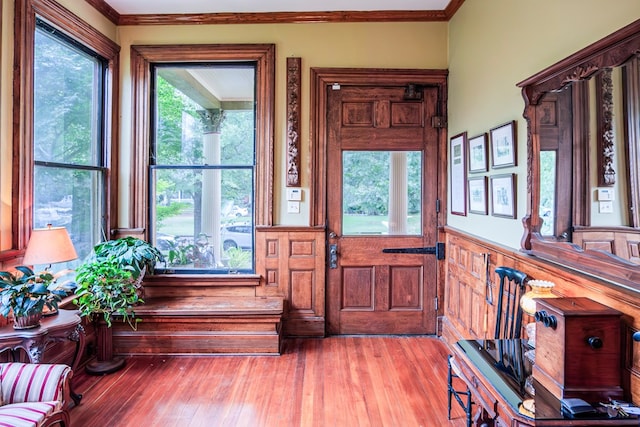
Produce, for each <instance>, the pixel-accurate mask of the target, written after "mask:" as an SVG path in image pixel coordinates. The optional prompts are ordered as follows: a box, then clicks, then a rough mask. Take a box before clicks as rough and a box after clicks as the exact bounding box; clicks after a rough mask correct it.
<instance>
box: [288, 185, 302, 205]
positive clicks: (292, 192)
mask: <svg viewBox="0 0 640 427" xmlns="http://www.w3.org/2000/svg"><path fill="white" fill-rule="evenodd" d="M287 200H294V201H298V202H299V201H300V200H302V190H301V189H299V188H287Z"/></svg>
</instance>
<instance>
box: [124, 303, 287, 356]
mask: <svg viewBox="0 0 640 427" xmlns="http://www.w3.org/2000/svg"><path fill="white" fill-rule="evenodd" d="M283 307H284V300H283V298H280V297H212V296H205V297H183V298H177V297H161V298H160V297H159V298H149V299H146V300H145V303H144V304H143V305H141V306H139V307H136V310H135V314H136V317H137V318H139V319H141V322H139V323H138V327H137V330H135V331H134V330H132V329H131V328H130V327H129V326H128V325H127V324H122V323H114V325H113V349H114V353H115V354H119V355H185V354H189V355H195V354H203V355H204V354H280V345H281V320H282V313H283Z"/></svg>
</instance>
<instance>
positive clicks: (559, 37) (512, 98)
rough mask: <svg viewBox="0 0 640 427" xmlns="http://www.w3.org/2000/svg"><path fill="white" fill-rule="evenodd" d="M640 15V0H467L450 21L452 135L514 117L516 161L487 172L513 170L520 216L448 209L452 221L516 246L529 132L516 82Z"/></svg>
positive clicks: (477, 130)
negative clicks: (460, 212)
mask: <svg viewBox="0 0 640 427" xmlns="http://www.w3.org/2000/svg"><path fill="white" fill-rule="evenodd" d="M638 18H640V1H638V0H614V1H611V0H536V1H514V0H465V2H464V4H463V5H462V7H461V8H460V9H459V10H458V12H457V13H456V14H455V16H454V17H453V19H452V20H451V21H450V22H449V135H457V134H458V133H460V132H464V131H466V132H468V136H470V137H472V136H475V135H478V134H481V133H483V132H488V131H489V129H491V128H493V127H495V126H497V125H500V124H503V123H505V122H508V121H510V120H517V122H518V136H517V138H518V166H517V167H515V168H508V169H499V170H495V171H494V170H490V171H489V173H488V175H493V174H500V173H512V172H513V173H517V182H518V184H517V186H518V191H517V208H518V209H517V210H518V215H517V219H515V220H514V219H504V218H496V217H492V216H491V215H489V216H483V215H476V214H468V215H467V216H466V217H462V216H457V215H449V217H448V219H447V220H448V224H449V225H451V226H453V227H456V228H459V229H462V230H464V231H467V232H469V233H472V234H475V235H477V236H480V237H483V238H486V239H489V240H492V241H494V242H498V243H501V244H503V245H506V246H509V247H513V248H519V247H520V238H521V237H522V233H523V228H522V217H523V216H524V215H525V212H526V197H527V187H526V179H527V168H526V161H527V149H526V137H527V131H526V122H525V120H524V119H523V118H522V112H523V110H524V102H523V100H522V96H521V95H520V90H519V89H518V88H517V87H516V84H517V83H518V82H520V81H522V80H524V79H526V78H528V77H530V76H532V75H533V74H535V73H537V72H538V71H541V70H542V69H544V68H546V67H548V66H550V65H552V64H554V63H556V62H558V61H559V60H561V59H563V58H565V57H567V56H569V55H570V54H572V53H574V52H576V51H578V50H580V49H582V48H584V47H586V46H587V45H589V44H591V43H593V42H595V41H597V40H599V39H601V38H602V37H604V36H606V35H608V34H610V33H612V32H614V31H616V30H617V29H619V28H621V27H624V26H625V25H627V24H630V23H631V22H633V21H635V20H637V19H638ZM477 175H480V174H474V175H473V176H477Z"/></svg>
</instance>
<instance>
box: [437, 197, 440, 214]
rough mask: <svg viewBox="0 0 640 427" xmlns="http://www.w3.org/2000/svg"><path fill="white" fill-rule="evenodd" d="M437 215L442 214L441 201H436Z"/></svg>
mask: <svg viewBox="0 0 640 427" xmlns="http://www.w3.org/2000/svg"><path fill="white" fill-rule="evenodd" d="M436 213H440V199H436Z"/></svg>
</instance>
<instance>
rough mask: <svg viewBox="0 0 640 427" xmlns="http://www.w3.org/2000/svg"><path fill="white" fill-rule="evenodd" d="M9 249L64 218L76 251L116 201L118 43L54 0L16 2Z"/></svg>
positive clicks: (103, 227)
mask: <svg viewBox="0 0 640 427" xmlns="http://www.w3.org/2000/svg"><path fill="white" fill-rule="evenodd" d="M15 6H16V7H15V15H16V32H15V40H14V49H15V59H16V63H15V64H14V88H15V90H14V92H13V102H14V104H13V111H14V120H13V135H14V141H13V147H14V165H15V167H14V168H13V177H12V179H13V183H14V184H15V185H14V187H13V205H12V211H13V212H14V215H13V217H12V251H7V252H3V253H2V254H0V261H2V260H3V259H2V257H5V256H11V253H12V252H13V251H17V253H15V252H14V255H13V256H14V257H15V256H16V255H17V256H21V255H22V254H21V251H23V250H24V248H25V247H26V245H27V242H28V239H29V236H30V234H31V230H32V229H33V228H40V227H44V226H46V225H47V224H52V226H65V227H66V228H67V229H68V231H69V234H70V235H71V239H72V240H73V242H74V245H75V247H76V251H77V252H78V256H79V257H80V259H82V257H84V256H85V255H86V254H87V253H88V252H89V251H90V250H91V249H92V247H93V245H94V244H96V243H97V242H98V241H100V240H102V239H103V238H108V237H109V230H110V222H111V218H113V217H115V212H116V206H115V204H112V203H110V200H111V197H109V194H111V192H113V194H117V191H118V189H117V176H114V175H115V174H111V173H109V171H110V169H111V168H112V164H113V162H112V159H113V158H117V155H118V154H117V152H118V143H117V132H116V129H117V128H118V123H117V121H116V120H115V119H114V117H116V118H117V114H116V112H117V108H118V104H119V103H118V102H117V100H116V99H114V94H117V93H118V91H119V89H118V85H117V83H118V69H119V63H118V57H119V50H120V48H119V46H118V45H117V44H115V43H114V42H113V41H112V40H110V39H109V38H107V37H105V35H103V34H102V33H100V32H99V31H97V30H95V29H94V28H93V27H91V26H90V25H88V24H87V23H86V22H84V21H82V20H81V19H80V18H78V17H77V16H76V15H74V14H73V13H71V12H69V11H68V10H67V9H65V8H63V7H60V5H59V4H58V3H57V2H55V1H51V0H26V1H21V2H16V3H15Z"/></svg>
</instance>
